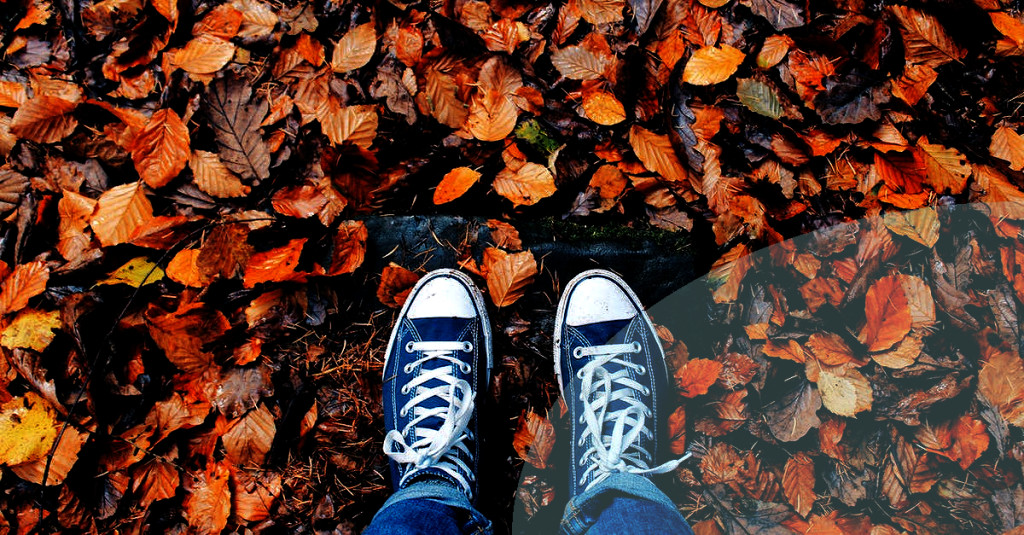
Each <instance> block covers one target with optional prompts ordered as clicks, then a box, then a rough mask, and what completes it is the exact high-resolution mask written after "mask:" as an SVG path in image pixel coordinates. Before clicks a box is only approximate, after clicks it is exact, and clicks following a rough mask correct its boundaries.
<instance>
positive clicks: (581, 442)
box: [576, 437, 583, 448]
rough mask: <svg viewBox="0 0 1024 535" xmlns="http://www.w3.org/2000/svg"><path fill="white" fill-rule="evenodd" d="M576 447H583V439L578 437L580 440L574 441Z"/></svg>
mask: <svg viewBox="0 0 1024 535" xmlns="http://www.w3.org/2000/svg"><path fill="white" fill-rule="evenodd" d="M576 445H577V446H579V447H581V448H582V447H583V437H580V439H579V440H577V441H576Z"/></svg>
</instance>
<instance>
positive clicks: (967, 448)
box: [950, 415, 989, 470]
mask: <svg viewBox="0 0 1024 535" xmlns="http://www.w3.org/2000/svg"><path fill="white" fill-rule="evenodd" d="M988 444H989V436H988V433H987V432H986V431H985V423H984V422H982V421H980V420H976V419H974V418H972V417H970V416H968V415H964V416H961V417H960V418H958V419H957V421H956V424H955V425H953V448H952V452H951V455H950V458H951V459H953V460H954V461H957V462H958V463H960V468H963V469H964V470H967V468H968V467H970V466H971V464H973V463H974V461H976V460H978V457H981V454H982V453H985V450H987V449H988Z"/></svg>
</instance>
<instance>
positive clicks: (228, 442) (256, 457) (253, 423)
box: [221, 403, 277, 466]
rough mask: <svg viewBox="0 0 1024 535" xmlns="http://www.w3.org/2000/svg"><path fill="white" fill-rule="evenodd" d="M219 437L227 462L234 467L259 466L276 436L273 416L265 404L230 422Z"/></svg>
mask: <svg viewBox="0 0 1024 535" xmlns="http://www.w3.org/2000/svg"><path fill="white" fill-rule="evenodd" d="M229 425H230V427H228V430H227V431H226V432H225V433H224V434H223V435H222V436H221V440H222V441H223V443H224V451H225V453H226V454H227V460H228V461H230V462H231V464H233V465H235V466H244V465H250V464H255V465H261V464H263V459H264V458H265V457H266V456H267V452H269V451H270V446H271V444H273V442H274V435H276V434H277V425H276V424H275V423H274V415H273V414H272V413H271V412H270V409H268V408H267V406H266V405H265V404H262V403H261V404H260V405H258V406H257V407H256V408H255V409H253V410H251V411H249V412H248V413H246V415H245V416H243V417H242V418H240V419H238V420H235V421H233V422H231V423H230V424H229Z"/></svg>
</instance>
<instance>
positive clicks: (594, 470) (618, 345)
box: [554, 270, 689, 498]
mask: <svg viewBox="0 0 1024 535" xmlns="http://www.w3.org/2000/svg"><path fill="white" fill-rule="evenodd" d="M554 344H555V374H556V376H557V377H558V386H559V388H560V389H561V391H562V399H563V400H565V403H566V405H567V406H568V407H569V414H570V415H571V416H572V439H573V440H572V444H571V452H572V453H571V458H572V460H573V462H572V466H571V467H570V476H571V478H572V479H571V481H570V489H572V490H571V492H570V498H571V497H575V496H576V495H578V494H581V493H583V492H585V491H587V490H588V489H590V488H591V487H593V486H594V485H596V484H597V483H599V482H601V481H603V480H605V479H606V478H608V476H610V475H612V474H614V473H622V472H625V473H632V474H639V475H642V476H645V477H646V476H650V475H652V474H660V473H665V472H669V471H672V470H674V469H675V468H676V467H677V466H678V465H679V463H681V462H682V461H683V460H685V459H686V457H688V456H689V455H687V456H685V457H683V458H681V459H676V460H672V461H668V462H665V463H663V464H660V465H657V466H654V465H655V464H656V463H657V462H658V441H659V440H660V438H661V436H663V434H664V433H665V431H664V430H663V426H664V425H665V417H664V416H663V415H661V414H660V413H659V412H658V398H659V396H664V395H667V394H669V382H668V368H667V366H666V365H665V353H664V352H663V351H662V348H661V343H660V342H659V340H658V336H657V334H656V333H655V331H654V326H653V325H652V324H651V320H649V319H648V318H647V314H645V313H644V311H643V308H642V307H641V306H640V300H639V299H637V297H636V294H634V293H633V291H632V290H631V289H630V288H629V287H628V286H626V283H625V282H623V280H622V279H620V278H619V277H618V276H616V275H614V274H612V273H611V272H608V271H604V270H591V271H585V272H583V273H580V274H579V275H577V276H576V277H575V278H574V279H572V280H571V281H569V284H567V285H566V287H565V290H564V291H563V292H562V299H561V301H559V303H558V314H557V316H556V317H555V336H554Z"/></svg>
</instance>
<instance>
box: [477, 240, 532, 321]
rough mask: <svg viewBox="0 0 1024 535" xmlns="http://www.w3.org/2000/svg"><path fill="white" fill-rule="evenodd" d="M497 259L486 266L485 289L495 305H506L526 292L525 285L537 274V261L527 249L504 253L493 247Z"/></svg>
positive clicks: (492, 250) (491, 249)
mask: <svg viewBox="0 0 1024 535" xmlns="http://www.w3.org/2000/svg"><path fill="white" fill-rule="evenodd" d="M487 250H488V251H490V252H492V253H495V254H496V256H497V260H495V261H494V262H493V263H491V264H490V265H488V266H487V291H488V293H489V294H490V295H491V301H493V302H494V304H495V306H497V307H499V308H500V307H506V306H509V305H511V304H512V303H515V302H516V301H518V300H519V298H520V297H522V296H523V294H525V293H526V287H527V286H529V285H530V283H532V282H533V279H534V277H536V275H537V261H536V260H535V259H534V258H533V253H531V252H530V251H529V250H526V251H523V252H521V253H511V254H509V253H506V252H505V251H501V250H499V249H495V248H493V247H491V248H488V249H487Z"/></svg>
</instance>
